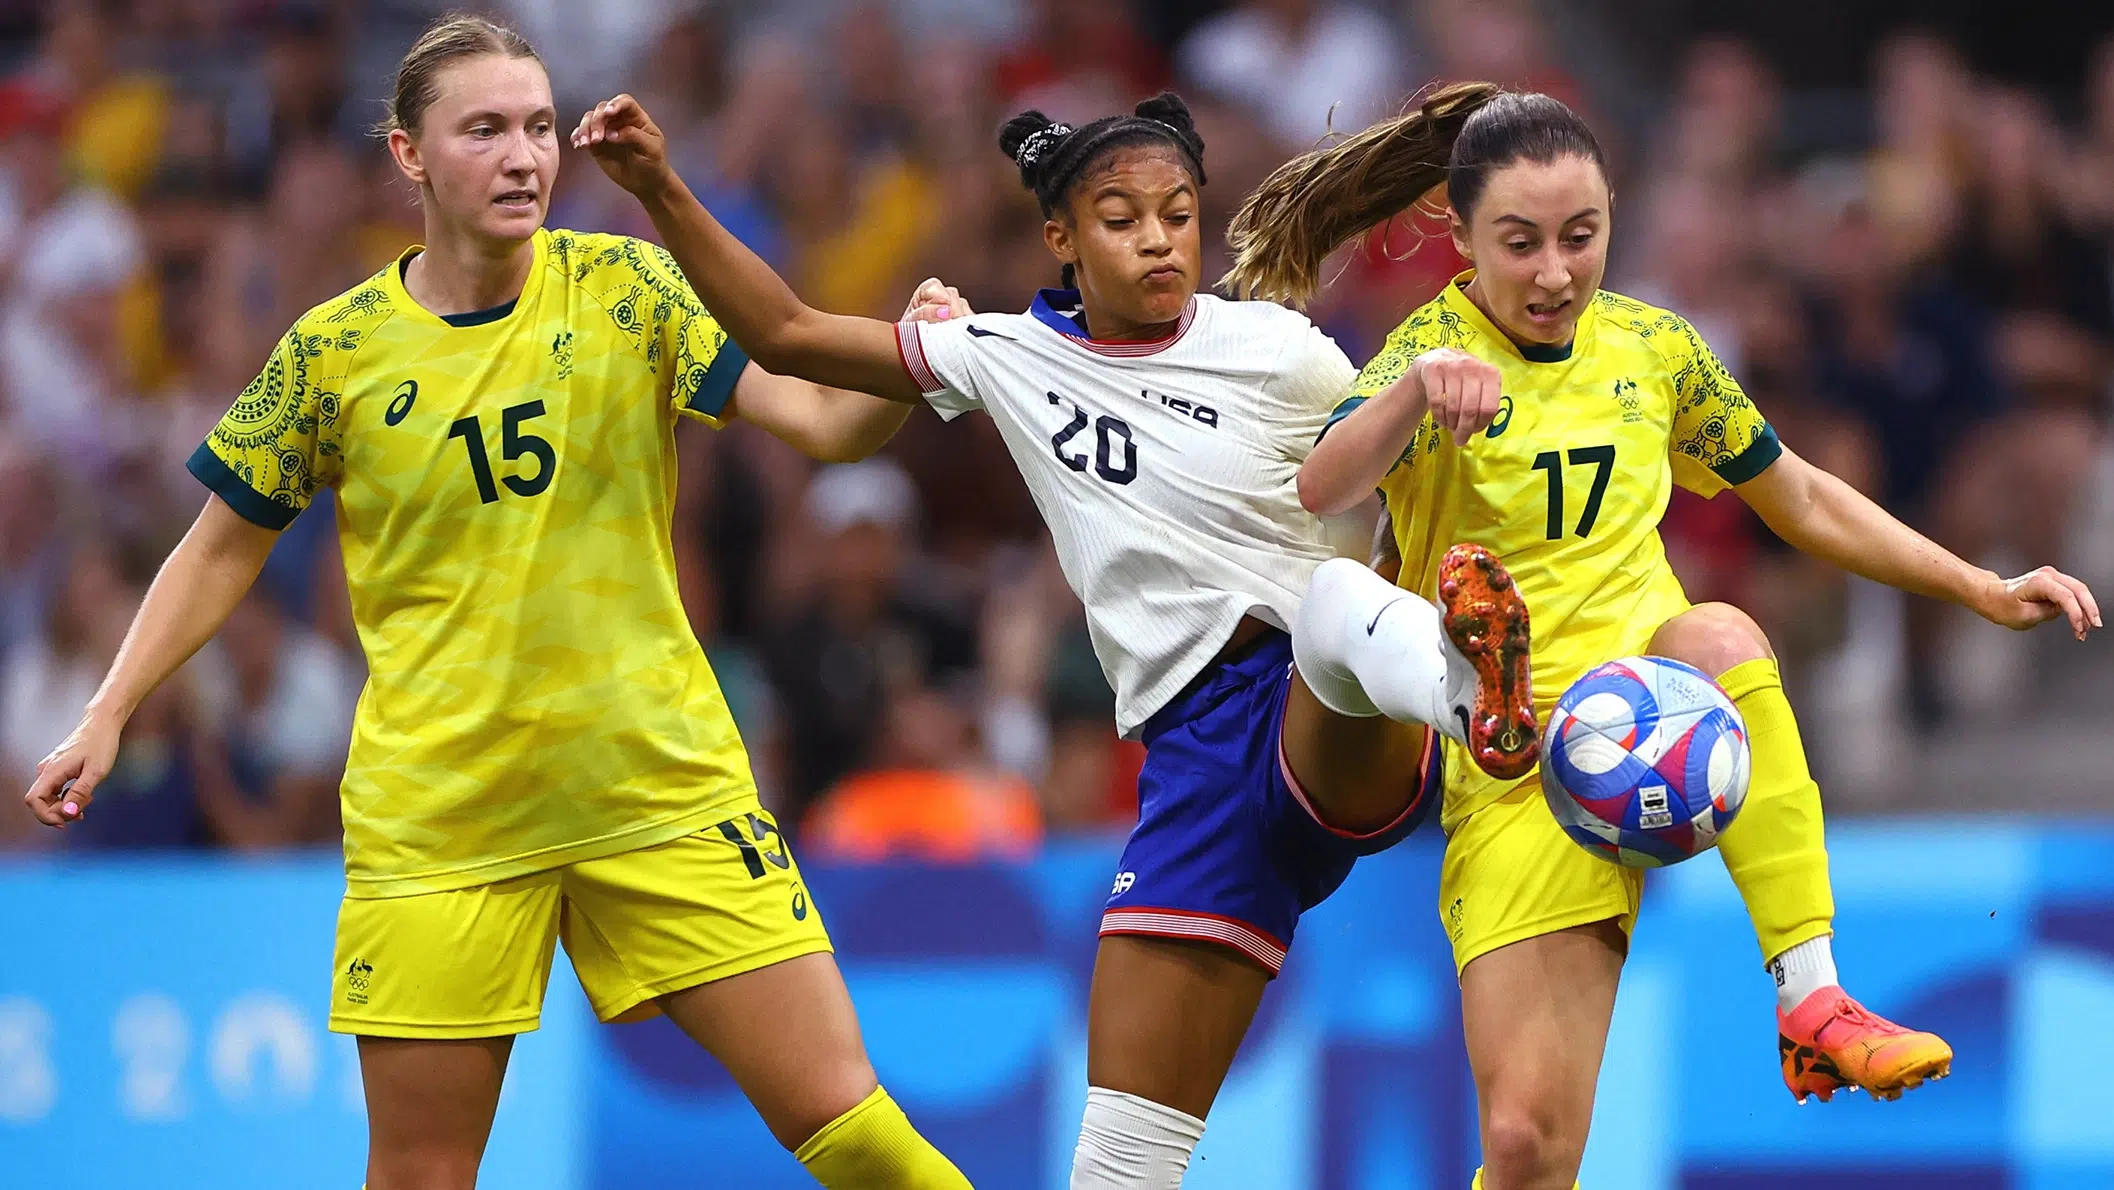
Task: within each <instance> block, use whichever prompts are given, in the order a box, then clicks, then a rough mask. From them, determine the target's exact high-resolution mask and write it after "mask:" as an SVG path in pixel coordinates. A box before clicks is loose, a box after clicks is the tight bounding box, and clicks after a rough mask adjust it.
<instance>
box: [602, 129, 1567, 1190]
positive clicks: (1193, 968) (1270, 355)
mask: <svg viewBox="0 0 2114 1190" xmlns="http://www.w3.org/2000/svg"><path fill="white" fill-rule="evenodd" d="M574 144H575V145H576V146H579V147H583V148H587V149H589V150H590V151H592V152H594V153H595V154H596V155H597V156H598V157H599V158H600V159H601V162H602V165H603V168H604V169H605V171H606V172H608V173H609V174H610V175H611V176H612V177H614V178H615V179H616V180H617V181H618V182H619V183H620V184H622V185H623V186H624V187H625V188H626V189H628V190H630V191H631V192H632V193H633V194H634V195H636V196H637V197H638V198H639V200H640V201H641V203H642V204H643V205H644V206H645V208H646V210H647V212H648V214H649V215H650V216H651V217H652V219H653V221H654V225H655V227H657V228H658V229H659V231H660V232H661V235H662V237H663V238H664V239H665V240H666V242H667V245H668V249H669V251H670V252H672V253H673V254H674V256H675V258H676V260H677V262H678V263H679V264H681V266H682V268H683V272H684V274H685V275H686V276H687V278H688V279H689V281H690V283H691V285H692V286H693V288H695V289H696V291H697V292H698V294H699V296H700V297H702V298H703V299H704V302H705V304H706V305H707V306H708V307H709V308H710V309H712V310H714V311H716V312H718V313H719V317H720V321H721V323H722V325H724V326H725V327H726V328H727V330H728V332H729V333H730V334H731V335H733V337H734V339H735V340H736V341H737V342H738V343H740V344H741V346H742V347H743V348H745V349H746V350H747V351H748V352H749V354H750V356H751V357H752V358H753V359H754V360H755V361H756V362H757V363H758V364H759V365H761V366H762V367H764V368H766V369H768V370H770V371H772V372H775V373H780V374H785V375H793V376H800V377H803V378H806V379H809V380H814V381H817V382H820V383H824V384H830V385H837V386H841V387H845V388H853V389H862V390H865V391H867V392H871V393H874V394H876V395H879V396H883V397H888V398H891V399H895V400H900V401H906V402H913V401H918V400H925V401H929V402H930V403H931V404H932V406H933V407H934V408H935V409H937V410H938V411H939V412H940V414H941V416H943V417H947V418H953V417H956V416H959V415H960V414H962V413H965V412H968V411H970V410H974V409H981V410H984V411H985V412H987V413H988V414H989V415H990V416H991V418H992V419H993V420H994V421H995V422H996V423H997V425H998V427H999V430H1000V433H1001V434H1002V435H1003V437H1004V439H1005V442H1006V446H1007V448H1008V450H1009V451H1010V452H1011V453H1012V455H1013V459H1014V462H1015V464H1016V465H1017V466H1018V467H1019V468H1020V472H1021V475H1022V476H1023V477H1024V478H1025V479H1026V481H1027V484H1028V488H1029V490H1030V491H1031V492H1032V493H1033V495H1034V498H1035V501H1036V504H1037V506H1038V507H1039V508H1040V509H1041V511H1042V514H1043V518H1044V520H1045V521H1047V522H1048V524H1049V527H1050V532H1051V534H1052V536H1053V537H1054V538H1055V541H1056V545H1057V553H1058V558H1059V560H1060V562H1061V563H1062V565H1063V568H1064V573H1065V577H1066V578H1067V579H1068V580H1069V581H1070V582H1071V584H1072V587H1073V589H1074V590H1075V591H1076V592H1077V593H1078V594H1079V597H1080V599H1081V600H1082V601H1083V602H1084V603H1085V605H1086V611H1087V620H1088V624H1089V627H1090V629H1091V631H1092V635H1093V640H1094V648H1095V652H1096V653H1097V654H1098V656H1099V657H1100V659H1101V663H1102V666H1103V668H1104V669H1105V670H1106V672H1107V674H1108V677H1109V680H1110V683H1111V684H1112V685H1113V686H1114V687H1115V689H1116V718H1117V725H1118V727H1119V728H1120V729H1121V730H1122V731H1123V732H1124V733H1125V734H1126V735H1128V736H1130V737H1132V738H1137V739H1142V740H1143V741H1144V742H1145V744H1146V761H1145V765H1144V770H1143V772H1142V773H1141V775H1140V777H1139V790H1138V794H1139V814H1138V825H1137V828H1136V830H1135V831H1133V833H1132V835H1131V838H1130V842H1129V844H1128V846H1127V847H1126V849H1125V851H1124V855H1123V860H1122V862H1121V864H1120V865H1119V871H1118V873H1117V876H1116V881H1115V891H1114V894H1113V895H1112V896H1111V897H1110V898H1109V902H1108V908H1107V910H1106V912H1105V914H1104V916H1103V918H1102V924H1101V943H1100V950H1099V952H1098V955H1097V957H1096V961H1095V966H1094V983H1093V992H1092V996H1091V1002H1090V1006H1089V1010H1088V1034H1089V1039H1088V1058H1087V1077H1088V1082H1089V1083H1090V1084H1091V1085H1090V1088H1089V1091H1088V1098H1087V1109H1086V1118H1085V1121H1084V1123H1083V1126H1082V1130H1081V1135H1080V1139H1079V1147H1078V1151H1077V1154H1076V1156H1075V1158H1074V1164H1073V1169H1072V1186H1073V1187H1074V1188H1075V1190H1104V1188H1106V1190H1114V1188H1116V1187H1122V1188H1124V1190H1135V1188H1141V1187H1142V1188H1149V1190H1162V1188H1167V1187H1175V1186H1179V1185H1180V1183H1181V1179H1182V1174H1183V1171H1184V1169H1185V1168H1186V1167H1187V1165H1188V1162H1189V1156H1190V1152H1191V1150H1192V1149H1193V1148H1194V1147H1195V1145H1196V1142H1197V1140H1198V1139H1199V1138H1200V1137H1201V1136H1202V1134H1203V1129H1204V1122H1203V1117H1204V1115H1205V1114H1206V1113H1207V1112H1208V1111H1209V1109H1210V1106H1211V1102H1212V1099H1213V1098H1214V1097H1215V1096H1216V1095H1217V1093H1218V1089H1219V1085H1220V1083H1221V1082H1222V1081H1223V1080H1224V1078H1225V1075H1226V1070H1227V1068H1228V1066H1229V1065H1230V1064H1231V1063H1232V1060H1233V1056H1234V1052H1235V1050H1236V1049H1237V1048H1238V1047H1239V1044H1240V1041H1241V1038H1242V1036H1243V1035H1244V1034H1245V1032H1246V1030H1247V1028H1248V1024H1249V1022H1250V1020H1251V1019H1252V1017H1253V1015H1254V1012H1255V1008H1256V1005H1257V1004H1258V1002H1259V1001H1260V1000H1261V997H1262V993H1263V989H1264V987H1265V985H1266V984H1267V983H1268V981H1269V980H1270V978H1271V977H1273V976H1274V975H1275V974H1276V973H1277V970H1278V968H1279V966H1280V965H1281V964H1282V963H1283V961H1284V958H1285V953H1286V946H1287V944H1288V943H1289V942H1290V940H1291V937H1292V932H1293V928H1294V926H1295V925H1296V924H1297V922H1298V919H1299V915H1300V913H1301V912H1303V911H1304V910H1306V909H1307V908H1310V907H1312V906H1313V905H1315V904H1317V903H1318V902H1320V901H1321V900H1322V899H1323V898H1324V897H1326V896H1328V895H1329V893H1331V892H1332V891H1334V890H1335V888H1336V887H1337V885H1339V884H1340V883H1341V882H1342V881H1343V878H1344V877H1345V876H1346V875H1348V874H1349V872H1350V869H1351V865H1352V864H1353V863H1354V862H1355V861H1356V859H1357V858H1358V857H1359V856H1361V855H1367V854H1371V853H1372V852H1375V851H1378V850H1381V849H1383V848H1385V847H1388V846H1390V845H1392V844H1393V843H1394V842H1396V841H1397V840H1399V839H1401V838H1402V837H1404V836H1405V835H1407V834H1408V833H1409V832H1410V831H1411V830H1413V829H1414V828H1415V827H1416V826H1417V824H1418V823H1419V822H1421V821H1422V819H1423V818H1424V816H1425V814H1426V812H1427V811H1428V810H1429V809H1430V807H1431V805H1432V804H1433V803H1434V802H1435V801H1436V800H1437V794H1438V790H1439V789H1440V787H1441V780H1440V774H1439V772H1438V763H1439V761H1438V758H1439V756H1440V755H1441V751H1440V749H1439V748H1438V747H1437V746H1436V739H1435V738H1434V735H1433V733H1434V732H1439V733H1443V734H1445V735H1447V736H1450V737H1452V738H1454V739H1457V740H1460V741H1461V742H1463V743H1464V744H1467V745H1468V746H1469V748H1470V752H1471V755H1472V756H1474V758H1475V759H1476V761H1477V763H1478V764H1479V765H1481V766H1482V767H1483V768H1485V769H1488V770H1490V771H1492V772H1493V773H1496V774H1500V775H1502V774H1508V773H1509V774H1512V775H1518V774H1521V773H1524V772H1525V771H1526V770H1527V769H1528V768H1529V767H1531V766H1532V764H1533V763H1534V760H1535V757H1536V754H1537V740H1536V737H1535V728H1534V719H1533V711H1532V699H1531V691H1530V689H1529V676H1528V672H1527V656H1528V639H1527V617H1526V606H1525V604H1524V603H1523V602H1522V601H1521V599H1520V598H1519V595H1518V592H1517V590H1516V589H1515V588H1514V587H1513V585H1512V581H1511V578H1510V576H1509V575H1508V574H1506V573H1505V571H1504V569H1503V567H1502V566H1501V565H1499V564H1498V562H1497V560H1496V559H1495V558H1493V557H1492V556H1491V555H1490V554H1489V552H1488V551H1486V550H1483V549H1481V548H1480V547H1477V546H1457V547H1455V548H1454V550H1453V551H1452V552H1451V553H1450V554H1449V555H1448V558H1447V566H1446V570H1445V572H1444V579H1443V581H1442V583H1441V596H1442V599H1443V600H1444V602H1445V604H1446V607H1445V611H1444V614H1443V615H1442V614H1441V611H1440V609H1438V608H1436V607H1434V606H1432V605H1431V604H1429V603H1427V602H1425V601H1424V600H1422V599H1420V598H1418V597H1416V596H1414V595H1411V594H1409V593H1407V592H1404V591H1402V590H1400V589H1398V588H1396V587H1395V586H1394V585H1393V584H1391V583H1389V582H1387V581H1386V580H1385V579H1382V578H1380V577H1379V576H1378V575H1376V574H1374V573H1373V572H1372V571H1371V570H1369V569H1367V568H1366V567H1365V566H1364V565H1362V564H1360V563H1358V562H1355V561H1351V560H1348V559H1338V558H1333V557H1332V551H1331V550H1330V549H1329V547H1328V546H1327V545H1326V544H1325V537H1324V532H1323V527H1322V524H1321V522H1320V521H1319V519H1317V518H1316V517H1315V516H1314V515H1313V514H1312V513H1310V512H1308V511H1307V510H1306V509H1305V508H1304V507H1303V506H1302V504H1301V500H1300V495H1299V489H1298V473H1299V465H1300V462H1301V461H1302V460H1303V459H1304V458H1305V457H1306V455H1307V453H1308V451H1309V449H1310V448H1311V447H1312V446H1313V444H1314V442H1315V440H1316V438H1317V436H1318V435H1319V434H1320V433H1321V432H1322V430H1323V428H1324V426H1325V423H1326V421H1327V418H1328V414H1329V411H1330V410H1331V408H1333V407H1334V405H1335V404H1336V403H1337V402H1338V401H1339V400H1340V399H1341V398H1342V397H1343V396H1344V394H1345V393H1346V392H1347V391H1348V389H1349V385H1350V382H1351V380H1352V378H1353V376H1354V374H1355V371H1356V370H1355V369H1354V368H1353V367H1352V366H1351V363H1350V361H1349V360H1348V359H1346V358H1345V357H1344V355H1343V352H1342V351H1341V350H1339V349H1338V348H1337V347H1336V345H1335V344H1334V343H1333V342H1331V341H1330V340H1329V339H1328V337H1327V336H1325V335H1323V334H1322V333H1321V332H1320V331H1318V330H1316V329H1315V328H1314V327H1313V325H1312V324H1311V323H1309V322H1308V321H1307V320H1306V319H1305V318H1304V317H1303V316H1301V315H1299V314H1297V313H1295V312H1293V311H1290V310H1287V309H1284V308H1282V307H1280V306H1276V305H1272V304H1268V303H1260V302H1228V301H1223V300H1220V299H1219V298H1216V297H1213V296H1211V295H1209V294H1199V293H1197V292H1196V290H1197V277H1198V270H1199V266H1200V259H1201V256H1202V253H1201V237H1200V234H1199V228H1198V222H1199V221H1198V217H1197V203H1198V194H1197V191H1198V187H1200V186H1201V185H1202V184H1203V182H1204V169H1203V148H1204V146H1203V141H1202V139H1201V138H1199V137H1198V136H1197V134H1196V130H1195V128H1194V126H1193V125H1192V124H1191V121H1190V117H1189V111H1188V108H1187V107H1186V106H1185V105H1184V104H1183V103H1182V101H1181V100H1180V99H1178V98H1176V97H1174V96H1172V95H1163V96H1161V97H1159V98H1157V99H1153V100H1148V101H1147V102H1145V103H1143V104H1140V105H1139V106H1138V108H1137V110H1136V112H1135V113H1134V114H1132V115H1126V116H1113V117H1109V118H1106V119H1102V120H1096V121H1094V122H1093V123H1090V124H1086V125H1084V126H1082V127H1079V128H1070V127H1067V126H1065V125H1061V124H1053V123H1052V122H1051V121H1050V120H1049V119H1047V118H1046V117H1044V116H1042V115H1041V114H1040V113H1038V112H1029V113H1024V114H1023V115H1021V116H1017V117H1015V118H1014V119H1013V120H1012V121H1011V122H1009V123H1008V124H1007V125H1006V127H1005V129H1004V130H1003V131H1002V132H1001V134H1000V148H1001V149H1002V150H1003V151H1004V152H1005V153H1006V154H1007V156H1008V157H1010V158H1011V159H1012V160H1013V161H1014V163H1015V164H1016V165H1017V166H1018V167H1019V169H1020V174H1021V179H1022V181H1023V183H1024V184H1025V185H1026V186H1027V187H1028V188H1029V189H1031V190H1033V191H1034V192H1035V195H1036V197H1037V199H1038V200H1039V201H1040V203H1041V205H1042V209H1043V211H1044V213H1045V214H1046V215H1047V216H1048V222H1047V223H1046V224H1045V228H1044V236H1045V240H1046V241H1047V243H1048V245H1049V248H1050V250H1051V252H1052V253H1053V254H1054V255H1055V256H1056V257H1057V258H1058V259H1059V260H1060V261H1062V262H1063V264H1064V274H1065V278H1064V279H1065V288H1064V289H1061V290H1044V291H1043V292H1042V293H1041V294H1040V295H1038V296H1037V298H1036V300H1035V302H1034V305H1033V306H1032V307H1031V308H1030V309H1029V310H1028V311H1027V312H1026V313H1024V314H975V315H969V316H967V317H962V318H953V319H948V320H944V321H939V322H936V323H926V322H906V323H903V324H889V323H885V322H879V321H875V320H872V319H862V318H847V317H841V316H836V315H830V314H825V313H822V312H820V311H817V310H814V309H812V308H810V307H808V306H806V305H804V304H802V303H801V302H800V300H799V299H798V298H797V297H795V296H794V294H793V293H792V291H791V290H789V289H788V288H787V287H786V286H785V284H784V282H783V281H781V280H780V279H779V278H778V277H777V276H776V275H775V274H773V273H772V272H771V271H770V269H769V267H768V266H767V265H765V264H764V263H763V262H762V261H760V260H758V259H757V258H756V257H755V256H754V255H753V254H751V253H750V252H748V251H747V250H746V249H744V248H743V247H742V246H741V245H740V243H739V242H738V241H736V240H735V239H734V238H733V237H732V236H731V235H729V234H728V233H727V232H726V231H725V230H724V229H722V228H721V227H720V226H719V225H718V224H717V223H716V222H715V221H714V220H713V219H712V217H711V215H710V214H709V213H707V212H706V211H705V209H704V208H703V207H702V206H701V205H699V204H698V202H697V200H696V199H695V198H694V197H692V195H691V194H690V192H689V190H688V189H687V188H686V187H685V186H684V185H683V183H682V181H681V179H679V178H677V177H676V176H675V174H674V172H673V171H672V170H671V169H670V168H669V166H668V164H667V160H666V155H665V152H664V143H663V140H662V137H661V133H660V131H659V129H658V128H656V127H655V126H654V124H653V122H652V120H651V119H650V118H649V117H648V116H647V115H646V113H645V112H644V111H643V110H642V109H641V108H640V107H639V105H638V104H637V103H636V102H635V101H633V100H632V99H630V98H629V97H628V96H627V97H619V98H617V99H614V100H611V101H609V102H608V103H604V104H602V105H600V106H598V107H596V108H595V109H593V110H592V111H590V112H588V113H587V114H586V116H584V117H583V118H582V120H581V123H580V127H579V129H578V130H577V131H576V132H575V134H574ZM1468 362H1470V361H1467V360H1466V359H1465V357H1464V358H1463V359H1462V360H1459V361H1456V360H1453V359H1451V358H1450V357H1449V356H1448V355H1447V353H1443V352H1440V353H1434V355H1433V357H1432V358H1430V359H1428V360H1427V361H1425V362H1424V363H1422V364H1421V365H1420V367H1419V369H1418V370H1417V372H1416V373H1415V376H1416V382H1418V383H1422V384H1423V385H1424V386H1425V388H1426V389H1427V390H1428V391H1429V392H1430V393H1431V394H1432V407H1433V409H1434V411H1435V412H1436V413H1437V414H1438V415H1439V416H1440V418H1441V424H1443V425H1446V426H1448V427H1449V428H1452V429H1453V430H1454V431H1455V433H1456V434H1457V435H1459V436H1462V437H1464V438H1465V436H1466V435H1468V434H1470V433H1473V432H1475V431H1476V430H1479V429H1481V428H1482V427H1483V426H1484V425H1487V424H1488V422H1489V420H1490V418H1491V416H1492V415H1493V414H1494V413H1495V411H1496V399H1497V394H1496V393H1495V392H1494V391H1493V392H1484V391H1482V390H1481V389H1479V388H1477V387H1474V386H1465V385H1461V384H1459V383H1458V382H1457V381H1458V378H1457V377H1456V376H1455V374H1454V372H1453V371H1452V369H1454V368H1455V367H1456V365H1457V364H1465V363H1468ZM1295 657H1296V665H1295V664H1294V661H1295Z"/></svg>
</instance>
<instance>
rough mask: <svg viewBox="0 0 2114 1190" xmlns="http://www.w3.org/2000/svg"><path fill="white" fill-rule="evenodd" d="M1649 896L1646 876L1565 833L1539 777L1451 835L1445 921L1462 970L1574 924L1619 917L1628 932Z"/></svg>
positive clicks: (1442, 886) (1444, 871)
mask: <svg viewBox="0 0 2114 1190" xmlns="http://www.w3.org/2000/svg"><path fill="white" fill-rule="evenodd" d="M1643 891H1644V873H1643V872H1642V871H1640V870H1638V869H1636V868H1625V867H1622V866H1621V865H1619V864H1611V863H1609V862H1608V861H1606V860H1604V859H1600V858H1598V857H1596V856H1593V855H1589V854H1587V852H1586V849H1585V848H1583V847H1580V846H1579V845H1578V844H1576V843H1573V842H1572V841H1571V840H1570V838H1569V837H1568V836H1566V835H1565V834H1564V833H1563V828H1562V827H1560V826H1557V825H1556V818H1555V816H1553V815H1551V814H1550V813H1549V805H1548V803H1547V802H1545V801H1543V800H1542V794H1541V778H1540V777H1539V776H1532V777H1528V778H1527V779H1525V780H1523V781H1521V782H1520V783H1519V784H1517V785H1515V786H1513V787H1512V788H1511V789H1510V790H1508V791H1507V792H1506V793H1505V795H1504V796H1503V797H1500V798H1499V799H1498V800H1496V801H1494V802H1492V803H1490V804H1489V805H1487V806H1484V807H1483V808H1481V809H1479V810H1476V811H1475V812H1473V813H1471V814H1469V815H1468V817H1467V818H1466V819H1463V820H1462V821H1461V822H1460V823H1459V824H1458V825H1456V826H1455V827H1454V828H1453V833H1452V834H1450V835H1448V836H1447V837H1446V859H1445V861H1444V864H1443V865H1442V867H1441V868H1440V872H1439V920H1441V921H1442V922H1444V923H1445V925H1446V936H1447V937H1448V938H1450V939H1452V940H1453V966H1454V971H1455V972H1456V973H1458V972H1459V971H1460V970H1461V968H1463V967H1466V966H1467V965H1468V964H1469V962H1470V961H1471V960H1473V959H1475V958H1477V957H1479V956H1481V955H1485V954H1488V953H1489V952H1491V951H1493V950H1496V949H1497V948H1498V947H1500V946H1510V945H1511V944H1512V943H1514V942H1522V941H1525V940H1526V939H1528V938H1534V937H1538V936H1540V935H1542V934H1553V933H1555V932H1556V931H1558V930H1567V929H1570V928H1571V927H1572V926H1582V925H1590V924H1591V923H1593V922H1596V921H1606V920H1607V919H1609V918H1615V919H1617V920H1618V921H1619V922H1620V923H1621V925H1622V932H1623V933H1624V934H1628V933H1629V932H1630V928H1631V927H1632V926H1634V925H1635V924H1636V923H1637V900H1638V897H1639V896H1640V895H1641V894H1642V893H1643Z"/></svg>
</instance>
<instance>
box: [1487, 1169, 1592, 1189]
mask: <svg viewBox="0 0 2114 1190" xmlns="http://www.w3.org/2000/svg"><path fill="white" fill-rule="evenodd" d="M1468 1190H1483V1171H1482V1170H1481V1169H1480V1168H1478V1169H1477V1170H1476V1171H1475V1181H1474V1182H1472V1183H1470V1184H1469V1186H1468ZM1571 1190H1578V1183H1576V1182H1573V1183H1571Z"/></svg>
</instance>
